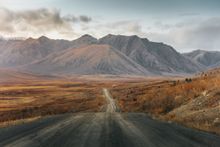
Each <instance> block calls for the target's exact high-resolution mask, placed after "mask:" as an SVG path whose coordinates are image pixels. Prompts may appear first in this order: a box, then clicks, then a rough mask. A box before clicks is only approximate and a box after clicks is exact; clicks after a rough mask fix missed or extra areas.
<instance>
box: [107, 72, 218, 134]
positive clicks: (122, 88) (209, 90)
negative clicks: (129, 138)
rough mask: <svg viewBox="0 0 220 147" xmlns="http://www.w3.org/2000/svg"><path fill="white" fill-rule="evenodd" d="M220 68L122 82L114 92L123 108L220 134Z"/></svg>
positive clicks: (112, 91)
mask: <svg viewBox="0 0 220 147" xmlns="http://www.w3.org/2000/svg"><path fill="white" fill-rule="evenodd" d="M219 73H220V70H212V71H210V72H207V73H202V74H199V75H197V76H194V77H191V78H182V79H172V80H171V79H169V80H161V81H155V82H151V83H149V82H144V81H143V82H139V83H130V84H123V83H121V84H119V85H117V86H114V87H112V88H111V93H112V95H113V97H114V98H116V99H117V102H118V104H119V106H120V108H121V110H122V111H124V112H131V111H132V112H146V113H148V114H149V115H152V116H153V117H156V118H159V119H162V120H166V121H174V122H177V123H180V124H182V125H185V126H188V127H192V128H196V129H201V130H205V131H209V132H213V133H217V134H220V74H219Z"/></svg>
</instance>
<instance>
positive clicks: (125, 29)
mask: <svg viewBox="0 0 220 147" xmlns="http://www.w3.org/2000/svg"><path fill="white" fill-rule="evenodd" d="M97 30H98V31H97ZM84 31H86V32H87V33H88V32H90V34H93V35H95V36H97V37H103V36H105V35H106V34H121V35H139V36H143V34H144V33H143V32H142V26H141V24H140V23H139V22H137V21H132V20H125V21H117V22H108V23H104V24H103V23H98V24H95V25H93V26H90V27H84Z"/></svg>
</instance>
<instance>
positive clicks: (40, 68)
mask: <svg viewBox="0 0 220 147" xmlns="http://www.w3.org/2000/svg"><path fill="white" fill-rule="evenodd" d="M90 45H91V46H90ZM0 68H16V69H21V70H28V71H31V72H38V73H43V74H45V73H47V74H60V73H62V74H133V75H135V74H143V75H150V74H155V75H167V74H188V73H196V72H199V71H202V70H203V69H204V66H203V65H202V64H200V63H199V62H198V61H196V60H193V59H191V58H189V57H188V56H187V55H182V54H180V53H178V52H177V51H176V50H175V49H174V48H172V47H171V46H169V45H166V44H163V43H157V42H151V41H149V40H148V39H146V38H140V37H138V36H123V35H111V34H110V35H107V36H105V37H103V38H101V39H96V38H94V37H92V36H90V35H83V36H82V37H80V38H78V39H76V40H73V41H67V40H53V39H49V38H47V37H44V36H42V37H40V38H38V39H33V38H28V39H26V40H8V41H7V40H1V41H0Z"/></svg>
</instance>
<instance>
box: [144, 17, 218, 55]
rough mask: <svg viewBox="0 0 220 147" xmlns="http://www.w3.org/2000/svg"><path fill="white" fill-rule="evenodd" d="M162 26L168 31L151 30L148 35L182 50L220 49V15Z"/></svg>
mask: <svg viewBox="0 0 220 147" xmlns="http://www.w3.org/2000/svg"><path fill="white" fill-rule="evenodd" d="M160 26H161V28H160V29H161V30H163V29H165V28H167V31H161V32H160V31H154V32H149V33H147V36H149V38H150V39H152V40H154V41H162V42H165V43H168V44H170V45H173V46H174V47H176V48H177V49H178V50H179V51H181V52H185V51H189V50H192V49H205V50H220V41H219V40H220V17H215V18H209V19H205V20H201V19H200V20H198V19H196V20H189V21H184V22H180V23H176V24H173V25H169V24H160ZM164 26H167V27H164Z"/></svg>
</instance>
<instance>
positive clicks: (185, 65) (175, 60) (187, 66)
mask: <svg viewBox="0 0 220 147" xmlns="http://www.w3.org/2000/svg"><path fill="white" fill-rule="evenodd" d="M100 43H104V44H109V45H111V46H113V47H115V48H116V49H118V50H119V51H121V52H122V53H124V54H126V55H127V56H128V57H130V58H131V59H133V60H134V61H135V62H137V63H138V64H140V65H142V66H143V67H145V68H146V69H148V70H150V71H153V72H154V73H158V72H164V73H193V72H197V71H200V70H201V69H202V67H201V66H200V65H198V64H196V63H194V62H193V61H191V60H188V59H187V58H185V57H184V56H182V55H181V54H180V53H178V52H177V51H176V50H175V49H174V48H172V47H171V46H168V45H166V44H163V43H156V42H151V41H149V40H148V39H146V38H139V37H138V36H122V35H107V36H105V37H103V38H101V39H100Z"/></svg>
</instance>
